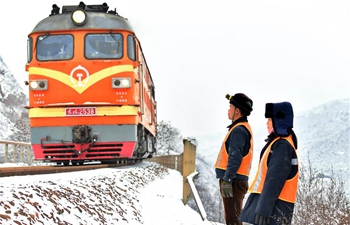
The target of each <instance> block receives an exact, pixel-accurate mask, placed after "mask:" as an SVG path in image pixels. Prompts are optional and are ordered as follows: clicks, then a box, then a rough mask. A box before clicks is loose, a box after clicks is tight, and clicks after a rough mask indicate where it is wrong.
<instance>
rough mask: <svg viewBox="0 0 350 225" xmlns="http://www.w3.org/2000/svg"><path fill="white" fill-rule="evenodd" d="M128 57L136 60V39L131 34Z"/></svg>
mask: <svg viewBox="0 0 350 225" xmlns="http://www.w3.org/2000/svg"><path fill="white" fill-rule="evenodd" d="M128 57H129V59H131V60H133V61H135V60H136V53H135V40H134V37H133V36H131V35H129V36H128Z"/></svg>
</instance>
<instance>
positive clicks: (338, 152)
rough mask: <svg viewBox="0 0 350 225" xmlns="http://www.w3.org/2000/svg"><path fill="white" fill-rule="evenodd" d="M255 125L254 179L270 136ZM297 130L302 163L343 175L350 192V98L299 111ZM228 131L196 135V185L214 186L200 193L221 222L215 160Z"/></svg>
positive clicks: (322, 170)
mask: <svg viewBox="0 0 350 225" xmlns="http://www.w3.org/2000/svg"><path fill="white" fill-rule="evenodd" d="M251 126H252V129H253V133H254V157H253V166H252V172H251V176H250V181H252V177H253V176H254V175H255V172H256V169H257V166H258V160H259V155H260V151H261V149H262V147H263V146H264V145H265V142H264V141H263V140H264V139H265V138H266V137H267V131H266V127H258V128H256V127H254V124H251ZM294 131H295V133H296V135H297V138H298V150H297V151H298V155H299V161H300V162H301V165H302V166H308V160H310V163H311V165H312V168H314V169H316V170H317V171H318V172H319V173H323V174H324V175H325V176H331V175H332V174H333V176H336V177H341V178H342V180H343V181H344V182H345V185H346V186H345V187H347V189H345V190H348V191H349V193H348V194H349V195H350V188H349V179H348V177H349V174H350V145H349V144H350V98H346V99H340V100H334V101H331V102H328V103H326V104H323V105H320V106H318V107H315V108H313V109H311V110H309V111H305V112H301V113H297V114H296V115H295V116H294ZM226 133H227V129H225V128H224V127H223V132H221V133H215V134H210V135H204V136H199V137H196V140H197V163H196V164H197V168H196V169H197V171H199V173H200V174H199V178H198V180H197V181H196V186H197V188H199V186H205V187H206V189H210V191H209V192H206V193H205V196H203V194H202V195H201V193H199V194H200V196H201V198H204V199H206V200H205V202H206V203H207V202H210V201H211V203H210V206H204V207H205V208H206V211H207V213H208V216H209V217H210V218H211V219H212V220H213V221H220V219H218V218H217V216H218V215H217V214H215V213H212V211H213V210H212V209H213V208H210V207H212V206H215V207H214V208H215V209H217V207H220V205H219V206H218V201H220V196H219V190H218V180H217V179H216V178H215V172H214V171H215V170H214V163H215V161H216V157H217V154H218V151H219V149H220V147H221V144H222V141H223V139H224V137H225V135H226ZM332 170H333V173H332ZM213 184H214V185H213ZM202 189H204V187H202ZM208 199H209V200H208ZM221 216H222V215H221ZM221 222H222V220H221Z"/></svg>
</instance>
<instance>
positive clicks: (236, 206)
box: [219, 179, 248, 225]
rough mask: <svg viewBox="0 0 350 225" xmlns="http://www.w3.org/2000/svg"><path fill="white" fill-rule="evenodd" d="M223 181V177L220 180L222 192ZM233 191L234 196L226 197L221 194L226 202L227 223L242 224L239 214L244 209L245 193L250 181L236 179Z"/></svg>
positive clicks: (231, 224)
mask: <svg viewBox="0 0 350 225" xmlns="http://www.w3.org/2000/svg"><path fill="white" fill-rule="evenodd" d="M223 181H224V180H223V179H220V180H219V185H220V186H219V187H220V193H221V183H222V182H223ZM232 191H233V197H229V198H225V197H223V196H222V195H221V197H222V201H223V203H224V210H225V221H226V224H227V225H242V222H240V221H238V216H239V214H241V211H242V207H243V199H244V195H245V194H246V193H247V191H248V181H236V183H235V184H233V185H232Z"/></svg>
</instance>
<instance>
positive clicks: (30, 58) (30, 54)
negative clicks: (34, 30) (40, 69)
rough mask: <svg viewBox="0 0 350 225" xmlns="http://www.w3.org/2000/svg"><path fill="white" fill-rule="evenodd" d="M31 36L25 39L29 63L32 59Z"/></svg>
mask: <svg viewBox="0 0 350 225" xmlns="http://www.w3.org/2000/svg"><path fill="white" fill-rule="evenodd" d="M32 49H33V38H29V39H28V40H27V62H28V63H30V62H31V61H32V59H33V51H32Z"/></svg>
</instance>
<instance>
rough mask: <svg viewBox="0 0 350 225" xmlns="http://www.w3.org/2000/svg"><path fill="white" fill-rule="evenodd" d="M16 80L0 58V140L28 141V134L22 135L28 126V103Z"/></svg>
mask: <svg viewBox="0 0 350 225" xmlns="http://www.w3.org/2000/svg"><path fill="white" fill-rule="evenodd" d="M27 102H28V97H27V95H26V94H25V93H24V91H23V88H22V87H21V86H20V84H19V83H18V81H17V80H16V78H15V77H14V76H13V75H12V74H11V72H10V71H9V69H8V68H7V66H6V63H5V62H4V60H3V58H2V57H1V56H0V140H12V141H28V140H29V135H28V133H25V134H24V133H23V131H24V130H25V128H24V127H27V126H28V125H29V124H28V123H29V121H28V110H27V109H24V106H25V105H27V104H28V103H27Z"/></svg>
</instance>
